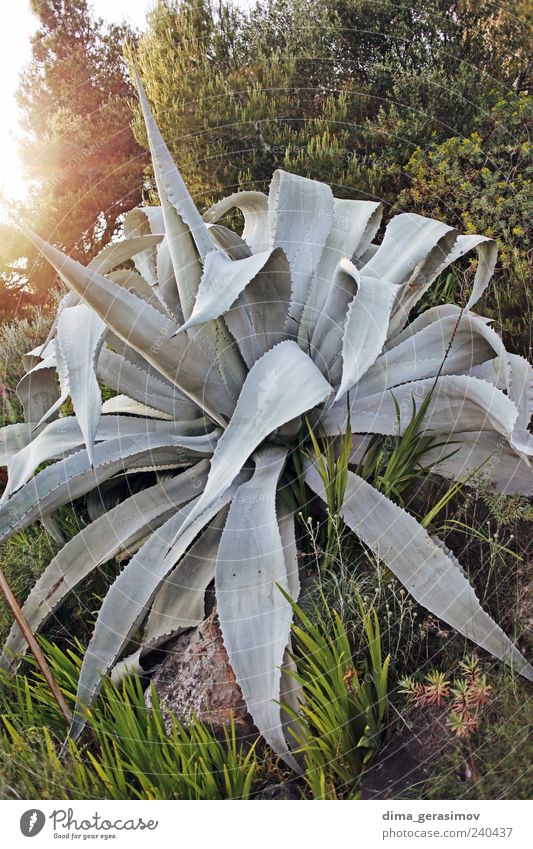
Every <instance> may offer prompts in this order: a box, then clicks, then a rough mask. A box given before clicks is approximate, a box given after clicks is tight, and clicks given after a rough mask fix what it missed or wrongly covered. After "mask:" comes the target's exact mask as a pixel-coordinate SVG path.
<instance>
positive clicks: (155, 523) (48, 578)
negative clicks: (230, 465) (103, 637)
mask: <svg viewBox="0 0 533 849" xmlns="http://www.w3.org/2000/svg"><path fill="white" fill-rule="evenodd" d="M207 468H208V464H207V461H205V460H202V461H201V462H200V463H198V464H197V465H196V466H195V467H194V469H188V470H187V471H186V472H183V473H182V474H181V475H178V476H177V477H174V478H171V479H170V480H168V481H165V482H164V483H158V484H156V485H155V486H152V487H149V488H148V489H145V490H144V491H143V492H139V493H137V494H135V495H132V496H131V497H130V498H128V499H127V500H126V501H124V502H123V503H122V504H119V505H118V506H117V507H114V508H113V509H112V510H110V511H109V512H108V513H104V515H103V516H101V517H100V518H99V519H97V520H96V521H95V522H93V523H92V524H90V525H88V526H87V527H86V528H84V529H83V530H82V531H80V533H78V534H76V536H75V537H73V538H72V539H71V540H69V541H68V542H67V543H66V544H65V545H64V547H63V548H62V549H61V551H59V552H58V554H56V556H55V557H54V558H53V560H52V561H51V562H50V564H49V565H48V566H47V567H46V569H45V570H44V572H43V573H42V575H41V576H40V578H39V580H38V581H37V583H36V584H35V586H34V587H33V589H32V591H31V593H30V595H29V596H28V598H27V600H26V602H25V604H24V607H23V613H24V615H25V617H26V621H27V622H28V624H29V625H30V627H31V628H32V630H33V631H34V632H36V631H38V630H39V629H40V628H42V626H43V625H44V624H45V623H46V621H47V620H48V619H49V617H50V616H51V615H52V613H53V612H54V610H56V608H57V607H58V606H59V605H60V604H61V603H62V602H63V601H64V600H65V598H66V597H67V596H68V595H70V593H71V592H72V591H73V590H74V589H75V588H76V587H77V586H78V584H79V583H80V582H81V581H82V580H83V579H84V578H85V577H87V575H89V574H90V572H92V571H93V570H94V569H96V568H97V567H98V566H101V565H102V564H103V563H107V562H108V561H109V560H111V559H112V558H113V557H114V556H115V555H116V554H117V553H118V552H119V551H121V550H122V549H123V548H127V547H129V546H131V545H132V544H134V543H135V542H137V540H139V539H142V537H144V536H146V534H147V533H148V532H153V531H156V530H157V528H159V527H160V525H162V524H163V522H165V521H166V520H167V519H168V518H170V515H173V514H174V512H175V510H176V508H177V507H178V506H180V505H181V504H184V503H186V502H187V501H188V500H190V499H192V498H194V497H195V495H197V493H198V490H199V488H200V487H201V486H202V485H203V483H204V482H205V480H206V479H207ZM26 649H27V645H26V641H25V639H24V636H23V634H22V631H21V630H20V628H19V627H18V625H17V624H16V623H15V624H14V625H13V627H12V628H11V631H10V633H9V636H8V639H7V642H6V644H5V648H4V653H3V655H2V658H1V659H0V668H3V669H5V670H7V669H11V671H13V672H14V671H16V669H17V667H18V666H19V664H20V661H21V659H22V658H21V654H22V653H23V652H25V651H26Z"/></svg>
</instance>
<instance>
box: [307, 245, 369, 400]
mask: <svg viewBox="0 0 533 849" xmlns="http://www.w3.org/2000/svg"><path fill="white" fill-rule="evenodd" d="M359 283H360V276H359V272H358V270H357V268H356V267H355V266H354V265H353V263H351V262H349V260H346V259H345V260H343V261H342V262H340V263H339V264H338V266H337V269H336V271H335V274H334V276H333V280H332V281H331V286H330V290H329V293H328V297H327V300H326V303H325V305H324V309H323V311H322V314H321V316H320V317H319V319H318V321H317V322H316V325H315V329H314V332H313V337H312V339H311V344H310V346H309V347H310V354H311V357H312V359H313V360H314V362H315V363H316V364H317V366H318V367H319V368H320V370H321V372H322V373H323V374H324V375H325V376H326V377H327V379H328V380H330V382H331V383H332V384H333V385H335V380H334V377H335V376H336V374H335V371H336V372H338V373H339V374H340V369H339V368H338V367H337V369H335V365H336V363H337V361H338V360H340V350H341V348H340V346H341V340H342V336H343V332H344V323H345V321H346V313H347V311H348V307H349V305H350V304H351V303H352V301H353V299H354V298H355V296H356V294H357V289H358V286H359Z"/></svg>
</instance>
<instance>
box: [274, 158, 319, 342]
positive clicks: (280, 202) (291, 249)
mask: <svg viewBox="0 0 533 849" xmlns="http://www.w3.org/2000/svg"><path fill="white" fill-rule="evenodd" d="M268 216H269V226H270V244H271V246H272V247H275V248H276V247H281V248H283V252H284V253H285V256H286V257H287V259H288V261H289V265H290V267H291V276H292V284H293V291H292V302H291V308H290V319H291V323H290V327H292V326H293V323H296V324H295V325H294V326H295V327H296V332H297V325H298V324H299V322H300V319H301V316H302V312H303V309H304V306H305V302H306V300H307V296H308V293H309V287H310V285H311V280H312V277H313V274H314V272H315V271H316V269H317V267H318V264H319V262H320V258H321V256H322V252H323V250H324V246H325V245H326V242H327V239H328V237H329V235H330V233H331V228H332V226H333V193H332V191H331V189H330V187H329V186H328V185H326V183H318V182H316V181H315V180H309V179H307V177H300V176H298V175H297V174H289V173H287V172H286V171H281V170H278V171H275V172H274V176H273V177H272V182H271V184H270V192H269V195H268Z"/></svg>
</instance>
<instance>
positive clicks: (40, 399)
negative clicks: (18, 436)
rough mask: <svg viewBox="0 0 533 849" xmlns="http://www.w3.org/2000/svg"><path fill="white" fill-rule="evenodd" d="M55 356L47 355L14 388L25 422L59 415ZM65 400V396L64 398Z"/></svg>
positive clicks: (38, 420) (39, 420)
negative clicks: (49, 415) (51, 411)
mask: <svg viewBox="0 0 533 849" xmlns="http://www.w3.org/2000/svg"><path fill="white" fill-rule="evenodd" d="M56 365H57V364H56V358H55V356H48V357H46V359H44V360H43V361H42V362H40V363H38V364H37V365H36V366H34V367H33V368H32V369H30V371H28V372H27V373H26V374H25V375H24V377H22V378H21V379H20V380H19V382H18V384H17V388H16V393H17V397H18V399H19V401H20V403H21V404H22V409H23V410H24V418H25V419H26V421H27V422H39V423H40V422H41V421H42V420H44V418H45V416H47V415H48V414H50V410H53V413H52V414H51V415H53V414H57V415H59V406H61V404H62V403H63V401H61V404H58V399H59V397H60V393H59V392H58V386H57V373H56ZM64 400H66V398H65V399H64Z"/></svg>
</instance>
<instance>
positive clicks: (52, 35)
mask: <svg viewBox="0 0 533 849" xmlns="http://www.w3.org/2000/svg"><path fill="white" fill-rule="evenodd" d="M31 8H32V11H33V12H34V14H35V15H36V16H37V17H38V19H39V29H38V30H37V32H36V33H35V35H34V36H33V39H32V60H31V62H30V65H29V66H28V68H27V69H26V70H25V71H24V72H23V74H22V77H21V83H20V88H19V92H18V103H19V106H20V109H21V112H22V127H23V130H24V137H23V139H22V141H21V157H22V160H23V165H24V169H25V171H26V175H27V177H28V179H29V181H30V186H31V191H30V196H29V200H28V202H27V203H26V205H25V208H24V209H23V210H22V216H23V217H24V218H25V220H26V221H28V222H29V224H30V225H31V226H32V227H33V228H34V229H36V230H38V231H39V232H40V233H41V234H43V235H44V236H45V237H46V238H47V239H48V240H49V241H52V242H55V243H57V244H58V245H60V246H61V247H62V248H64V249H65V250H67V251H68V252H69V253H70V254H71V255H73V256H75V257H76V258H77V259H80V260H81V261H83V262H87V261H88V260H89V259H90V258H91V257H92V256H93V255H94V254H95V253H96V252H97V251H98V250H99V249H100V248H101V247H102V246H104V245H105V244H106V242H108V241H109V239H110V238H111V236H112V234H113V232H114V231H115V230H116V228H117V224H118V222H119V221H120V216H121V215H122V214H123V213H124V212H126V211H127V210H128V209H131V208H132V207H134V206H135V205H137V204H138V203H139V201H140V200H141V197H142V189H143V168H144V157H143V151H142V149H141V148H140V147H139V145H138V144H137V142H136V141H135V138H134V136H133V133H132V130H131V126H130V125H131V107H130V99H131V97H132V96H133V90H132V86H131V82H130V80H129V77H128V74H127V68H126V65H125V61H124V58H123V53H122V47H123V43H124V41H125V39H127V38H131V37H132V33H131V32H130V31H129V29H128V28H126V27H124V26H122V25H121V26H116V25H104V24H103V21H102V20H101V19H98V18H94V17H93V16H92V14H91V12H90V8H89V6H88V3H87V0H31ZM3 253H4V256H3V257H2V259H1V261H0V268H1V272H0V273H2V276H3V278H4V280H7V282H8V285H9V283H10V282H11V283H13V279H14V278H13V276H11V275H10V272H9V268H10V267H12V265H13V262H15V264H16V267H17V274H18V275H20V271H21V264H22V266H23V268H24V272H25V278H26V282H27V284H28V285H29V286H30V287H31V289H33V290H36V291H39V292H41V293H42V292H44V291H46V290H47V289H48V287H49V286H50V283H51V281H52V279H53V278H52V277H51V275H50V273H49V271H48V269H47V268H46V266H45V264H44V263H42V262H41V261H40V260H39V259H38V257H37V256H36V255H35V253H34V251H32V250H31V249H30V247H29V245H28V244H27V243H26V242H25V241H24V240H20V239H19V240H15V243H13V242H12V243H11V245H6V244H5V243H4V246H3ZM22 258H25V260H24V259H22ZM15 282H16V281H15Z"/></svg>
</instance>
